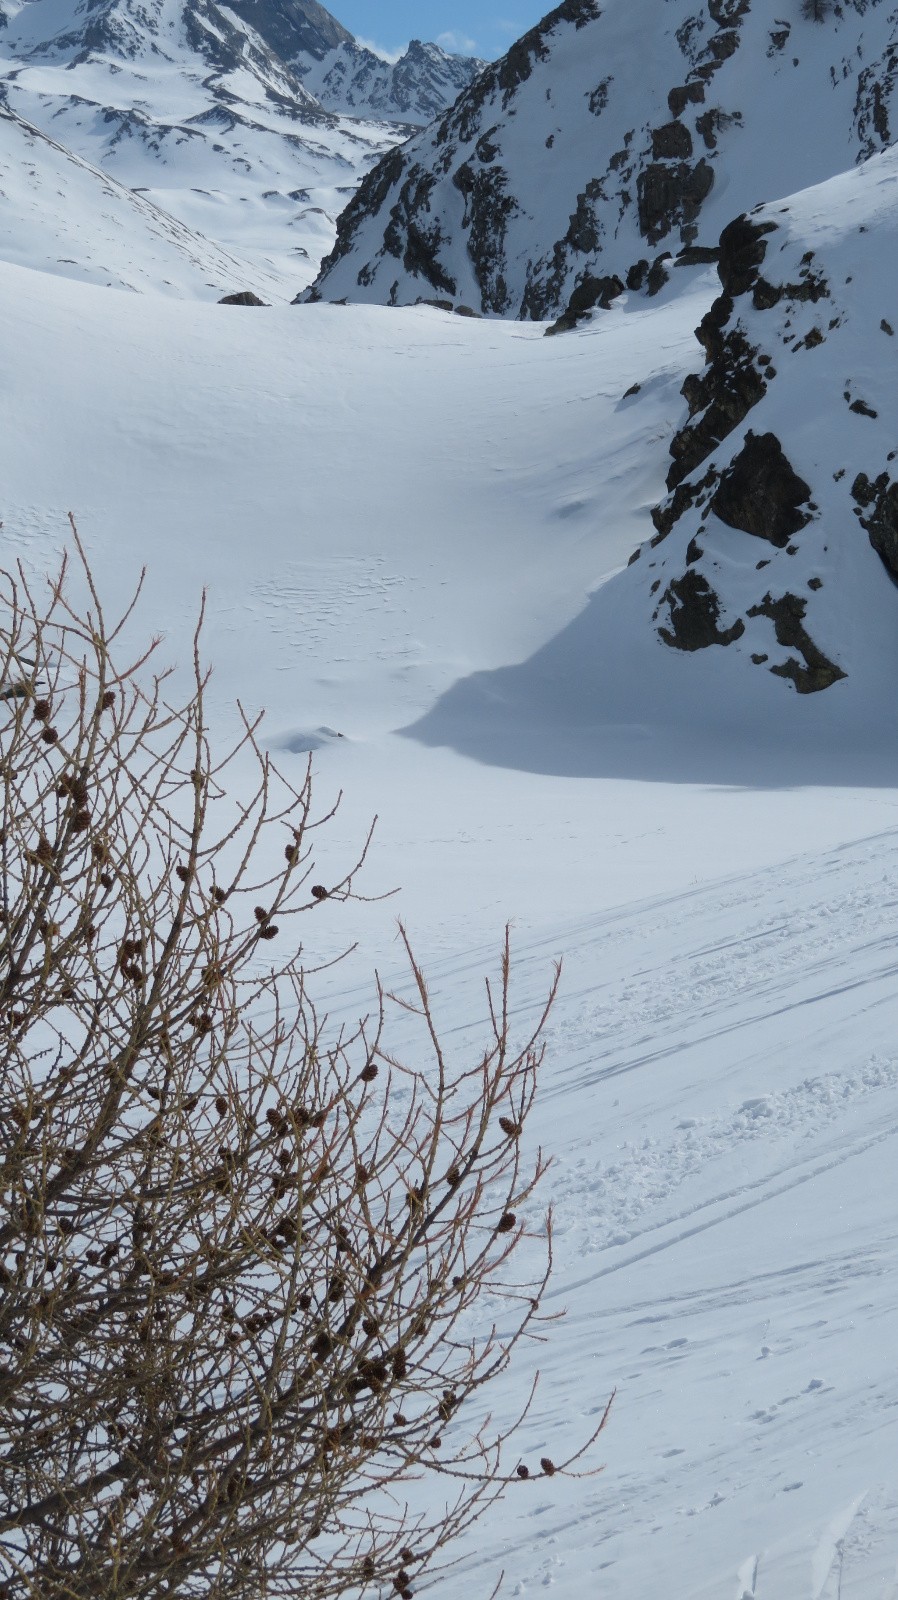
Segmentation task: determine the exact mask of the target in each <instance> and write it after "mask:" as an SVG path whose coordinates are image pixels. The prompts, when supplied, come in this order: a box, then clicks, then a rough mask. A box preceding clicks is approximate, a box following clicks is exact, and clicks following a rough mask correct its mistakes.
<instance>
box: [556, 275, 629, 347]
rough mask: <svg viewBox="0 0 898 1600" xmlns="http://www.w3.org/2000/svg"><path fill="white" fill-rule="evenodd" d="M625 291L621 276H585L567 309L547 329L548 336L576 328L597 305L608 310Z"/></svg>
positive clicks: (603, 309)
mask: <svg viewBox="0 0 898 1600" xmlns="http://www.w3.org/2000/svg"><path fill="white" fill-rule="evenodd" d="M623 292H624V285H623V283H622V282H621V280H620V278H616V277H614V276H611V277H607V278H590V277H587V278H584V279H583V282H582V283H580V284H578V285H577V287H576V289H575V290H574V292H573V294H572V295H571V298H570V300H569V301H568V307H567V310H566V311H565V312H564V314H563V315H562V316H560V317H559V318H558V320H557V322H553V323H552V325H551V327H549V328H547V329H546V337H547V338H548V336H549V335H550V334H553V333H566V332H568V331H569V330H570V329H571V328H576V326H577V323H578V322H582V321H583V318H584V317H587V316H588V315H589V313H590V311H594V310H595V308H596V307H597V306H599V307H600V308H601V310H602V311H607V310H608V309H609V307H610V305H611V303H612V301H613V300H616V299H617V297H618V295H619V294H623Z"/></svg>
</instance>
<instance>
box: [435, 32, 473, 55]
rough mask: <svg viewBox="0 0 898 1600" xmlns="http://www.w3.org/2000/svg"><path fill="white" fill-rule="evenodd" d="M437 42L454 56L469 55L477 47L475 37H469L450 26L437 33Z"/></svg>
mask: <svg viewBox="0 0 898 1600" xmlns="http://www.w3.org/2000/svg"><path fill="white" fill-rule="evenodd" d="M437 44H438V45H441V46H442V48H443V49H444V50H448V51H449V52H450V54H452V55H455V56H471V55H473V54H474V51H475V50H476V49H477V40H476V39H469V38H468V36H467V34H464V33H457V32H456V31H455V30H454V29H452V28H450V29H449V30H448V31H447V32H446V33H440V34H438V35H437Z"/></svg>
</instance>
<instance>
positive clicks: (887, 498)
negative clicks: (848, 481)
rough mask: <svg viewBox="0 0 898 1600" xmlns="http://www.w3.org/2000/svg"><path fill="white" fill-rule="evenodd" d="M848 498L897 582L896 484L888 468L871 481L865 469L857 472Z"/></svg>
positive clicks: (874, 546)
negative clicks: (851, 500) (850, 498)
mask: <svg viewBox="0 0 898 1600" xmlns="http://www.w3.org/2000/svg"><path fill="white" fill-rule="evenodd" d="M851 497H852V499H853V500H854V502H855V508H856V514H857V516H858V519H859V521H860V524H861V527H862V528H864V529H866V531H867V534H868V535H869V538H870V543H871V544H872V546H873V548H874V550H875V551H876V553H877V555H878V556H881V558H882V561H883V564H884V566H885V568H886V570H887V572H888V573H889V574H890V576H891V577H893V578H894V579H895V580H896V581H898V483H893V482H892V481H891V480H890V478H889V473H888V470H886V471H885V472H881V473H880V474H879V476H878V477H877V478H875V479H874V480H873V482H872V483H871V481H870V479H869V478H868V476H867V474H866V472H859V473H858V475H857V477H856V478H855V480H854V482H853V483H852V485H851Z"/></svg>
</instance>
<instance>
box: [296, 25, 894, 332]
mask: <svg viewBox="0 0 898 1600" xmlns="http://www.w3.org/2000/svg"><path fill="white" fill-rule="evenodd" d="M896 96H898V12H896V10H895V7H894V5H893V4H891V0H846V3H845V4H844V5H842V6H835V7H833V8H832V9H827V10H826V11H825V15H824V16H823V18H822V20H821V21H819V22H815V21H813V20H812V19H811V18H810V17H808V16H807V15H806V14H805V7H804V6H803V5H802V4H801V0H786V3H785V4H784V0H603V3H602V4H601V5H600V4H599V3H598V0H564V3H563V4H561V5H559V6H558V7H557V8H556V9H555V10H554V11H552V12H551V13H550V14H549V15H548V16H547V17H546V18H545V19H544V21H543V22H542V23H540V24H539V26H538V27H536V28H534V29H532V30H531V31H530V33H528V34H526V35H525V36H524V38H522V39H521V40H519V41H518V42H517V43H516V44H515V45H514V46H513V47H512V49H511V50H510V51H509V52H508V53H507V54H506V56H504V57H503V58H502V60H501V61H498V62H496V63H494V64H493V65H492V66H490V67H489V68H488V69H487V70H486V71H485V72H484V73H482V74H481V76H480V77H479V78H478V79H477V80H476V81H475V83H474V84H472V85H471V87H470V88H468V89H467V90H465V92H464V93H463V94H462V95H461V96H460V98H459V99H458V101H457V102H456V104H455V105H454V106H453V107H452V108H451V109H450V111H448V112H447V113H446V115H445V116H444V117H442V118H441V119H440V120H439V121H438V122H436V123H435V124H434V125H433V126H431V127H430V128H428V129H427V130H425V131H424V132H422V133H421V134H419V135H418V136H417V137H415V138H414V139H412V140H411V141H410V142H409V143H408V144H407V145H406V146H405V147H404V148H403V150H402V152H401V153H399V152H393V153H391V154H390V155H389V156H388V157H385V158H384V160H383V162H382V164H381V165H380V166H379V167H378V168H376V169H375V170H374V171H373V172H372V173H371V174H370V175H369V177H368V179H367V180H366V183H365V185H364V186H363V188H362V189H361V190H360V192H359V194H358V195H357V196H356V198H355V199H354V201H353V202H352V203H351V205H350V206H349V207H348V208H347V209H346V211H345V213H344V214H343V216H342V218H341V219H340V225H339V231H338V238H337V245H336V249H335V251H334V252H333V254H332V255H331V257H330V258H329V259H328V260H327V261H326V262H325V263H324V265H323V269H322V272H321V274H320V276H319V278H318V280H317V283H316V285H315V288H314V291H313V293H314V295H315V296H316V297H320V298H323V299H332V300H337V299H344V298H347V297H348V298H350V299H352V300H367V301H375V302H380V303H391V304H400V305H401V304H409V303H414V302H415V301H416V300H418V299H419V298H424V299H426V298H433V297H435V296H436V297H440V298H447V299H450V300H452V301H455V302H464V303H467V304H469V305H471V306H473V307H475V308H477V309H479V310H481V311H483V312H484V313H485V314H488V315H497V316H510V317H523V318H534V319H537V320H541V319H544V318H549V317H556V316H558V315H559V313H560V312H562V311H563V310H564V309H565V307H566V306H567V305H568V302H569V300H570V298H571V296H572V294H573V293H574V291H575V290H576V289H578V288H583V287H584V286H585V290H586V292H587V294H588V292H590V291H592V292H594V295H595V300H596V301H598V300H599V298H600V297H603V298H605V299H606V300H607V298H608V296H609V294H613V293H614V292H619V290H622V289H623V288H624V286H625V285H626V286H627V287H629V288H630V289H631V290H637V289H640V288H647V289H648V291H649V292H650V293H651V292H653V291H654V290H656V289H657V288H658V287H660V286H661V285H662V284H663V283H664V281H665V277H666V274H667V271H668V268H669V265H670V263H671V260H672V259H673V258H676V257H678V256H679V257H680V260H681V261H682V262H683V264H688V263H690V262H694V261H696V260H698V261H699V262H700V261H701V259H702V258H703V257H704V256H706V254H707V252H709V251H713V249H714V247H715V245H716V240H717V238H718V236H719V234H720V231H721V229H722V228H723V226H724V225H725V224H726V223H727V221H729V220H730V219H731V218H732V217H733V216H734V215H735V214H737V213H738V212H740V211H743V210H748V209H750V208H751V207H752V206H753V205H756V204H758V203H759V202H761V201H764V200H768V199H772V198H775V197H777V196H779V195H787V194H791V193H794V192H796V191H797V190H799V189H801V188H803V187H805V186H807V185H809V184H814V183H819V182H822V181H823V180H825V179H826V178H828V177H831V176H832V175H833V174H835V173H836V172H839V171H842V170H844V168H845V167H846V166H847V165H850V164H851V163H852V162H853V161H854V160H856V159H864V158H866V157H867V156H869V155H871V154H873V153H875V152H876V151H877V150H880V149H882V148H885V147H886V146H887V145H888V144H889V142H890V140H891V137H892V129H893V127H894V126H898V123H896V115H898V108H896ZM683 252H686V254H685V255H684V254H683ZM594 285H597V287H596V288H595V289H594V290H593V286H594Z"/></svg>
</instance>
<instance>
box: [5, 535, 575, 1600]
mask: <svg viewBox="0 0 898 1600" xmlns="http://www.w3.org/2000/svg"><path fill="white" fill-rule="evenodd" d="M73 533H74V537H75V541H76V550H77V554H78V559H79V560H80V561H81V563H82V566H83V569H84V570H83V575H84V577H85V579H86V581H87V584H88V590H89V594H90V600H89V605H88V607H87V609H85V610H83V611H80V610H79V609H78V608H77V607H75V606H74V605H73V604H72V603H70V601H69V599H68V589H67V584H66V571H65V567H63V569H62V571H61V572H60V574H59V576H58V578H57V579H56V580H55V581H54V582H53V583H52V584H51V586H50V592H49V597H45V596H44V595H43V593H42V592H41V593H38V592H37V591H36V589H35V587H34V586H33V585H32V584H30V583H29V581H28V580H27V579H26V576H25V575H24V573H23V572H22V571H21V570H20V571H18V572H17V573H15V574H5V575H2V576H0V605H2V623H0V696H2V698H0V764H2V776H3V797H2V807H3V814H2V819H0V869H2V870H0V1290H2V1298H0V1594H2V1595H3V1596H7V1597H10V1600H12V1597H14V1600H38V1597H40V1600H96V1597H98V1596H103V1597H104V1600H131V1597H139V1600H151V1597H156V1596H159V1597H161V1596H174V1595H177V1596H178V1600H190V1597H194V1596H196V1597H203V1600H231V1597H234V1600H237V1597H239V1600H258V1597H261V1596H287V1595H290V1596H294V1597H296V1596H299V1597H302V1600H326V1597H330V1596H337V1595H345V1594H354V1593H368V1594H370V1595H372V1596H373V1595H393V1596H395V1595H396V1594H399V1595H400V1596H403V1597H405V1600H408V1596H409V1595H410V1594H411V1592H412V1584H413V1581H414V1579H415V1578H416V1577H417V1576H419V1575H420V1574H421V1573H423V1572H424V1571H425V1570H427V1569H429V1568H432V1567H433V1566H434V1564H435V1562H436V1561H437V1560H438V1558H439V1554H440V1552H441V1551H443V1550H444V1548H445V1547H446V1546H447V1544H449V1542H450V1541H451V1540H452V1538H453V1536H454V1535H456V1534H457V1533H458V1532H459V1531H460V1530H462V1529H463V1528H465V1527H467V1526H468V1525H469V1524H470V1522H471V1521H472V1520H473V1518H475V1517H476V1516H477V1515H478V1514H479V1513H480V1512H481V1511H482V1510H483V1508H484V1507H485V1506H486V1505H487V1504H489V1502H490V1501H491V1500H492V1499H494V1498H495V1497H496V1496H497V1495H499V1494H501V1493H502V1492H503V1491H504V1489H505V1487H506V1485H507V1484H508V1483H509V1482H511V1481H517V1480H518V1478H519V1477H522V1476H524V1475H525V1472H524V1471H522V1470H521V1468H520V1466H519V1467H518V1468H515V1467H514V1466H512V1467H511V1468H510V1469H509V1468H508V1467H506V1465H505V1464H504V1463H505V1454H506V1453H505V1452H504V1448H503V1447H504V1446H505V1445H506V1444H507V1442H508V1438H509V1437H510V1435H511V1433H513V1431H514V1430H513V1429H510V1430H509V1429H506V1430H504V1432H503V1431H502V1430H500V1429H498V1428H497V1427H496V1425H495V1424H491V1423H490V1421H489V1419H488V1418H487V1417H486V1416H485V1414H484V1412H483V1408H482V1405H481V1403H480V1401H479V1398H478V1394H479V1390H480V1389H481V1388H482V1387H483V1386H484V1384H486V1383H487V1382H488V1381H489V1380H490V1379H491V1378H493V1377H494V1376H495V1375H496V1374H497V1373H498V1372H500V1371H502V1370H503V1368H505V1367H506V1365H507V1364H508V1362H509V1360H510V1358H511V1356H512V1354H513V1353H514V1351H515V1348H516V1346H517V1345H518V1343H519V1342H520V1340H521V1339H522V1338H523V1337H524V1336H525V1335H526V1334H528V1333H529V1332H532V1331H533V1330H534V1328H535V1327H536V1325H537V1323H538V1322H539V1320H540V1315H541V1314H540V1302H541V1298H542V1294H543V1290H544V1287H545V1282H546V1279H547V1277H548V1272H549V1269H550V1266H551V1233H550V1230H549V1231H548V1233H547V1239H548V1246H547V1250H546V1256H545V1265H544V1268H543V1269H542V1270H541V1272H540V1274H539V1276H538V1279H537V1281H536V1282H526V1283H523V1284H520V1283H518V1284H516V1283H515V1282H514V1281H513V1276H512V1273H511V1271H510V1264H511V1262H512V1260H513V1258H514V1256H515V1250H516V1247H517V1245H518V1244H519V1242H520V1240H521V1238H522V1236H523V1234H524V1230H525V1223H524V1220H523V1209H524V1208H526V1206H527V1204H528V1202H529V1200H530V1197H531V1196H532V1194H533V1190H534V1187H535V1185H536V1184H537V1183H538V1181H539V1178H540V1176H541V1174H542V1172H543V1170H544V1162H543V1160H542V1157H541V1156H539V1155H537V1157H536V1158H535V1160H530V1161H528V1160H527V1159H526V1157H525V1156H524V1154H523V1150H524V1141H523V1140H522V1137H521V1136H522V1132H523V1129H524V1125H525V1123H526V1120H527V1117H528V1115H529V1113H530V1110H531V1108H532V1105H533V1100H534V1094H535V1090H536V1080H537V1073H538V1069H539V1065H540V1062H541V1060H542V1054H543V1044H542V1034H543V1028H544V1023H545V1017H546V1013H547V1012H548V1009H549V1006H551V1003H552V1000H553V998H554V994H555V988H556V985H557V974H556V977H555V981H554V982H553V984H552V987H551V990H550V993H549V996H548V1001H547V1005H546V1012H544V1013H543V1015H542V1016H541V1017H540V1018H539V1020H538V1022H537V1024H536V1025H535V1027H534V1028H533V1029H532V1030H531V1032H530V1033H529V1035H528V1036H526V1037H525V1038H523V1039H522V1040H519V1041H517V1042H513V1039H512V1030H511V1027H510V1023H509V985H510V954H509V947H508V940H507V937H506V943H505V948H504V952H503V956H502V963H501V970H500V974H499V978H498V982H497V985H496V986H495V988H490V989H489V1015H490V1027H489V1034H488V1037H487V1039H486V1042H485V1044H484V1046H483V1049H482V1051H481V1053H480V1054H479V1056H478V1057H477V1059H476V1060H475V1061H474V1063H473V1064H471V1065H467V1066H462V1067H461V1068H460V1069H457V1068H453V1067H451V1066H450V1064H449V1063H448V1062H447V1060H446V1058H445V1054H444V1051H443V1047H442V1045H441V1042H440V1037H439V1034H438V1031H437V1025H436V1021H435V1018H434V1014H433V1008H432V1006H431V1002H430V999H429V996H428V992H427V987H426V984H425V981H424V976H423V973H422V972H421V970H420V968H419V966H418V964H417V962H416V961H415V958H414V956H413V954H412V950H411V947H410V945H409V942H408V939H407V938H406V935H405V933H404V931H403V933H402V938H403V941H404V943H405V949H406V953H407V956H408V961H409V965H410V973H411V979H412V996H413V998H412V1000H411V1001H409V1000H402V1001H400V1000H395V999H394V997H391V996H389V995H387V994H385V993H384V992H383V990H379V991H378V995H377V1000H376V1004H375V1006H374V1009H373V1014H372V1016H371V1017H370V1018H368V1019H364V1020H361V1021H359V1022H358V1023H357V1024H355V1025H353V1026H351V1027H348V1028H344V1029H343V1030H342V1031H334V1029H333V1027H332V1026H330V1025H326V1024H325V1022H324V1021H323V1020H322V1019H321V1018H320V1017H319V1015H318V1013H317V1012H316V1009H315V1006H314V1004H313V1003H312V1001H311V999H310V997H309V995H308V993H307V988H306V983H307V970H308V969H307V967H306V966H305V965H304V962H303V959H302V957H301V955H300V954H298V953H297V942H296V939H295V937H294V936H293V934H292V919H293V918H294V917H295V916H296V915H297V914H298V913H300V912H303V913H308V914H309V915H310V916H311V915H314V913H315V910H316V907H318V906H319V905H320V903H321V902H322V900H325V899H326V900H329V901H332V900H338V901H341V900H342V901H345V900H349V899H351V898H353V897H354V896H355V894H356V889H355V883H356V874H357V872H358V870H359V867H360V866H361V864H362V861H363V860H364V853H365V852H364V851H363V852H362V855H361V858H360V860H359V861H358V862H357V863H356V864H355V865H354V866H353V868H352V870H351V871H349V872H348V873H346V874H345V875H344V877H343V878H342V879H341V881H340V882H338V883H336V884H330V885H328V886H326V887H325V886H322V885H319V884H316V883H315V882H314V881H313V878H314V867H313V862H312V857H311V849H312V844H313V841H314V836H315V830H316V828H318V827H319V826H320V825H321V823H322V821H326V820H327V819H326V818H320V817H317V816H316V815H315V813H314V811H313V805H312V793H311V783H310V776H309V773H308V771H307V772H306V774H305V776H304V778H303V780H302V781H301V783H300V784H299V785H298V787H297V786H294V785H292V784H291V783H290V782H289V781H287V779H285V778H284V777H283V776H282V775H281V774H279V773H278V772H277V771H276V770H275V769H274V768H273V766H272V765H271V762H270V759H269V757H268V756H267V754H266V753H265V752H264V751H263V749H262V748H261V746H260V745H259V743H258V742H257V738H256V731H257V730H256V725H255V724H253V723H251V722H250V721H248V720H247V719H246V718H244V719H243V725H242V732H241V737H240V740H239V742H238V744H237V747H236V750H234V751H231V752H230V754H229V755H228V756H227V757H226V758H225V759H224V760H219V759H216V757H215V756H214V755H213V753H212V751H211V750H210V747H209V744H208V741H207V735H206V726H205V720H204V694H205V686H206V676H205V673H204V670H203V668H202V666H201V663H200V655H199V644H198V639H197V640H196V641H195V646H194V684H193V691H192V693H191V695H190V696H189V698H188V699H187V702H186V704H184V705H180V706H178V707H172V706H171V705H169V704H168V701H167V694H168V688H167V684H166V679H165V676H164V675H161V674H155V675H154V673H153V659H152V658H153V648H152V647H151V648H150V649H149V650H147V651H146V652H144V653H143V654H141V655H140V657H139V658H138V659H137V660H134V661H130V662H129V663H128V664H127V665H126V666H124V667H121V666H118V665H116V662H115V659H114V650H113V647H114V646H115V645H116V644H117V643H118V642H119V641H120V640H121V637H122V630H123V627H124V623H125V621H126V620H127V619H128V616H129V614H130V610H131V608H130V607H129V611H128V613H126V614H125V616H123V617H121V618H119V619H117V621H116V622H115V623H114V624H109V623H107V621H106V619H105V618H104V615H103V610H102V606H101V604H100V600H99V597H98V595H97V593H96V590H95V588H94V585H93V580H92V578H91V575H90V571H89V568H88V566H87V563H86V561H85V560H84V557H83V552H82V550H81V546H80V543H78V541H77V531H76V530H74V527H73ZM135 598H136V597H135ZM241 751H242V752H243V754H244V755H245V754H246V753H247V752H249V753H250V754H251V755H252V757H253V759H254V762H255V771H256V783H255V789H254V792H253V793H252V794H251V795H250V796H249V798H248V799H247V800H245V801H244V802H243V803H242V804H235V803H234V802H233V801H228V799H227V795H226V790H225V780H226V778H227V775H228V774H227V769H228V766H229V764H230V762H231V761H232V760H233V758H234V756H235V754H236V753H238V752H241ZM273 841H274V842H275V843H276V847H277V848H276V852H274V851H273V848H272V842H273ZM365 848H366V849H367V845H366V847H365ZM275 857H276V859H277V865H276V867H275V868H274V870H272V869H271V867H269V868H268V869H266V868H265V865H264V864H265V863H266V862H271V861H273V860H274V859H275ZM278 938H279V939H280V944H281V947H283V948H285V949H286V950H287V952H288V953H287V954H286V956H281V957H279V958H275V959H272V952H273V948H274V946H275V944H276V941H277V940H278ZM393 1004H397V1005H401V1006H402V1007H403V1008H404V1009H405V1010H406V1011H411V1012H412V1013H414V1015H416V1016H417V1019H418V1021H419V1023H420V1025H421V1029H422V1038H423V1040H424V1041H425V1043H426V1044H427V1046H428V1050H429V1057H430V1059H429V1061H428V1062H426V1063H425V1064H424V1065H423V1066H421V1067H419V1068H417V1069H416V1070H412V1069H410V1068H409V1067H408V1066H407V1065H406V1064H404V1063H402V1062H400V1061H399V1060H397V1059H394V1057H393V1055H392V1054H391V1053H390V1051H389V1050H388V1048H387V1045H386V1042H385V1038H384V1031H383V1030H384V1023H385V1018H386V1015H387V1013H388V1011H389V1009H390V1007H391V1006H392V1005H393ZM484 1291H489V1294H490V1296H491V1298H493V1299H496V1298H497V1297H498V1298H499V1299H501V1301H502V1305H503V1317H502V1328H503V1331H502V1332H501V1333H500V1332H499V1331H498V1330H497V1329H493V1330H492V1332H490V1330H489V1329H486V1330H484V1329H483V1328H482V1327H480V1326H479V1325H478V1326H475V1319H474V1313H475V1312H476V1310H477V1308H478V1305H482V1303H483V1299H484ZM475 1335H476V1336H475ZM581 1455H582V1452H578V1454H577V1455H576V1456H575V1457H573V1458H572V1459H571V1460H561V1459H559V1460H558V1462H557V1463H553V1462H552V1461H550V1460H548V1458H546V1459H544V1461H543V1463H542V1465H541V1467H540V1469H539V1471H540V1472H542V1473H543V1474H544V1475H549V1476H554V1475H555V1474H556V1473H563V1472H565V1471H571V1470H572V1469H573V1468H574V1467H575V1465H576V1463H577V1462H578V1461H579V1459H580V1457H581ZM425 1469H426V1470H427V1471H428V1472H436V1473H442V1474H443V1475H444V1477H445V1479H446V1483H447V1500H448V1503H447V1505H446V1508H445V1509H441V1511H440V1513H439V1515H438V1516H427V1515H425V1514H413V1513H412V1512H410V1511H409V1510H408V1507H407V1501H406V1496H407V1490H406V1488H405V1486H406V1485H407V1484H408V1483H409V1481H410V1480H412V1479H414V1478H415V1476H416V1475H418V1474H420V1473H421V1472H422V1471H423V1470H425ZM534 1475H538V1473H537V1472H536V1469H535V1468H534Z"/></svg>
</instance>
